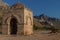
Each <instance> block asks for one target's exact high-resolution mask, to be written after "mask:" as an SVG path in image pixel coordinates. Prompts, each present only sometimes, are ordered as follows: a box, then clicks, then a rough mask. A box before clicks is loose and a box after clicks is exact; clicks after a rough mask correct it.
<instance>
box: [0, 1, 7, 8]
mask: <svg viewBox="0 0 60 40" xmlns="http://www.w3.org/2000/svg"><path fill="white" fill-rule="evenodd" d="M0 6H2V7H4V8H7V7H8V4H7V3H5V2H3V1H2V0H0Z"/></svg>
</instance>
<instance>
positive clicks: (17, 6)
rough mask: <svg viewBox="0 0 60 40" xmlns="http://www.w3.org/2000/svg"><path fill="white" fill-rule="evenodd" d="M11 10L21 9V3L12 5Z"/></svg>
mask: <svg viewBox="0 0 60 40" xmlns="http://www.w3.org/2000/svg"><path fill="white" fill-rule="evenodd" d="M12 7H13V8H21V7H23V4H22V3H16V4H14V5H12Z"/></svg>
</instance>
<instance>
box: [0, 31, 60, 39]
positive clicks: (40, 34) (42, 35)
mask: <svg viewBox="0 0 60 40" xmlns="http://www.w3.org/2000/svg"><path fill="white" fill-rule="evenodd" d="M48 32H49V31H34V34H33V35H30V36H26V35H25V36H24V35H14V36H7V35H0V40H60V33H56V34H49V33H48Z"/></svg>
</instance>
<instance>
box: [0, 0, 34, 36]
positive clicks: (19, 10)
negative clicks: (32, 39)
mask: <svg viewBox="0 0 60 40" xmlns="http://www.w3.org/2000/svg"><path fill="white" fill-rule="evenodd" d="M0 2H1V3H0V14H1V16H0V18H1V19H0V21H1V22H0V24H1V25H0V27H2V28H1V30H2V34H5V35H20V34H24V35H30V34H32V33H33V13H32V11H31V10H30V9H28V8H27V7H25V6H24V5H23V4H22V3H16V4H14V5H12V6H11V7H9V6H8V5H7V4H6V3H4V2H2V0H0Z"/></svg>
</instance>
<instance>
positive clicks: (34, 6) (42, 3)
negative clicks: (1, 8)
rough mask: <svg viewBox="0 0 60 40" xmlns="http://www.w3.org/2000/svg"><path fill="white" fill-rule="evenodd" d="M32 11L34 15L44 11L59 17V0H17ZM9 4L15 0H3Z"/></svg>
mask: <svg viewBox="0 0 60 40" xmlns="http://www.w3.org/2000/svg"><path fill="white" fill-rule="evenodd" d="M19 1H20V2H21V3H23V4H25V5H26V6H27V7H28V8H30V9H31V10H32V11H33V14H34V15H39V14H42V13H45V14H46V15H48V16H52V17H56V18H60V0H19ZM4 2H6V3H8V4H9V5H10V6H11V5H13V4H14V3H16V2H17V0H4Z"/></svg>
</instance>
